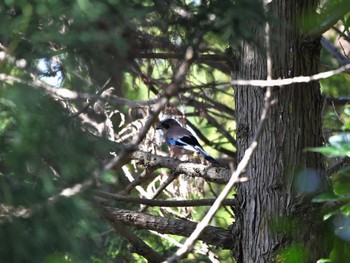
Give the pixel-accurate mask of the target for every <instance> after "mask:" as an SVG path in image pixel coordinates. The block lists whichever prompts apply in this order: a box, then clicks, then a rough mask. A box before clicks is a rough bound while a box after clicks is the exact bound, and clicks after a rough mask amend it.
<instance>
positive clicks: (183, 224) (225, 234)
mask: <svg viewBox="0 0 350 263" xmlns="http://www.w3.org/2000/svg"><path fill="white" fill-rule="evenodd" d="M104 210H106V211H107V212H108V215H109V218H108V219H110V220H113V221H114V222H116V224H118V222H121V223H122V224H125V225H128V226H132V227H137V228H138V229H147V230H154V231H157V232H159V233H162V234H171V235H181V236H189V235H190V234H191V233H192V232H193V230H194V229H195V228H196V225H197V223H195V222H191V221H187V220H181V219H172V218H165V217H158V216H153V215H149V214H145V213H140V212H134V211H130V210H124V209H119V208H115V207H104ZM199 239H200V240H202V241H203V242H205V243H208V244H211V245H215V246H220V247H222V248H223V249H230V248H231V247H232V246H233V243H234V242H233V240H232V237H231V233H230V231H229V230H227V229H224V228H221V227H213V226H207V227H206V228H205V229H204V231H203V232H202V234H201V235H200V236H199Z"/></svg>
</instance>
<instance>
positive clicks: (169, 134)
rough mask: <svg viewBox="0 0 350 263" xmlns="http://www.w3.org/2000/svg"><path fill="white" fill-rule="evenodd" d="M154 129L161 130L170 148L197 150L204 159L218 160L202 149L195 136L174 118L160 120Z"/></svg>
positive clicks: (214, 161)
mask: <svg viewBox="0 0 350 263" xmlns="http://www.w3.org/2000/svg"><path fill="white" fill-rule="evenodd" d="M156 129H157V130H161V131H162V132H163V136H164V139H165V141H166V143H167V144H168V145H169V147H170V148H172V149H174V148H175V149H176V148H180V149H185V150H187V151H192V152H197V153H199V154H200V155H201V156H202V157H203V158H204V159H205V160H207V161H209V162H211V163H212V164H218V161H216V160H215V159H214V158H213V157H211V156H210V155H209V154H208V153H206V152H205V151H204V150H203V148H202V146H201V145H200V144H199V142H198V140H197V139H196V137H194V136H193V134H192V133H191V132H190V131H189V130H187V129H186V128H184V127H182V126H181V125H180V124H179V123H178V122H177V121H176V120H174V119H171V118H168V119H165V120H163V121H161V122H160V124H159V125H158V127H157V128H156Z"/></svg>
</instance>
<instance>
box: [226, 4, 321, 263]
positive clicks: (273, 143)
mask: <svg viewBox="0 0 350 263" xmlns="http://www.w3.org/2000/svg"><path fill="white" fill-rule="evenodd" d="M315 4H316V2H315V1H313V0H288V1H287V0H279V1H272V2H271V4H270V6H269V9H270V11H271V14H272V15H273V16H274V17H276V18H277V19H278V20H277V21H279V22H278V23H271V24H270V26H271V42H272V48H271V54H272V61H273V78H275V79H277V78H282V79H283V78H290V77H293V76H300V75H304V76H306V75H312V74H315V73H317V72H318V66H319V55H320V42H319V39H303V38H302V36H301V34H300V31H301V29H300V27H299V26H298V23H299V21H300V18H301V15H302V14H305V12H306V10H307V9H308V8H310V7H315ZM308 10H309V9H308ZM256 31H257V35H259V36H260V37H261V39H263V35H264V32H263V28H262V29H259V30H256ZM260 43H263V41H260ZM240 56H241V57H240V58H239V60H238V61H241V63H240V65H238V67H237V68H238V70H237V71H236V72H235V77H237V78H239V79H266V72H267V70H266V57H265V54H264V52H261V51H259V50H258V49H257V48H254V47H252V46H251V45H249V44H247V43H244V44H243V47H242V50H241V53H240ZM264 93H265V90H264V89H263V88H258V87H242V86H241V87H236V88H235V105H236V114H237V144H238V155H237V156H238V161H239V160H240V159H241V158H242V156H243V154H244V151H245V150H246V149H247V147H248V146H249V144H250V143H251V139H252V137H253V135H254V134H255V132H256V128H257V125H258V122H259V119H260V114H261V109H262V107H263V104H264ZM273 93H274V97H275V98H276V99H277V104H276V105H275V106H273V107H272V109H271V111H270V115H269V119H268V121H267V122H266V125H265V129H264V132H263V134H262V136H261V138H260V141H259V144H258V148H257V151H256V152H255V154H254V156H253V158H252V160H251V162H250V164H249V167H248V168H247V171H246V175H247V177H248V178H249V181H248V182H246V183H242V184H240V185H239V186H238V189H237V199H238V201H239V207H238V208H237V211H235V212H236V222H235V226H234V228H233V233H232V234H233V239H236V240H237V239H238V240H240V242H238V245H237V246H236V248H235V249H234V256H235V257H236V260H237V262H244V263H247V262H283V258H284V256H285V254H286V253H287V251H288V250H286V249H288V248H289V249H290V250H289V251H295V252H296V254H297V255H298V258H300V261H299V260H298V262H316V260H317V259H319V258H320V257H322V256H324V255H323V253H325V251H324V250H323V249H321V248H320V246H319V244H318V243H317V239H318V238H319V235H321V234H322V233H320V232H319V231H318V227H319V224H318V223H316V222H321V217H318V216H317V209H314V208H313V206H312V205H311V203H310V198H311V196H312V195H313V194H315V192H316V191H317V190H318V191H319V190H320V187H318V188H317V185H321V184H322V183H323V179H322V176H321V171H322V168H323V165H322V159H321V157H320V156H319V155H318V154H315V153H311V152H303V150H304V149H305V148H306V147H314V146H320V145H321V143H322V134H321V108H322V98H321V94H320V87H319V84H318V82H311V83H304V84H295V85H290V86H286V87H280V88H274V89H273ZM306 168H308V170H305V169H306ZM301 171H304V172H301ZM316 171H318V173H317V172H316ZM300 172H301V173H300ZM295 182H299V183H300V182H301V186H302V187H301V188H302V189H300V188H296V187H295V185H297V184H295ZM308 185H310V187H311V188H308ZM313 187H314V189H312V188H313ZM301 190H304V192H301Z"/></svg>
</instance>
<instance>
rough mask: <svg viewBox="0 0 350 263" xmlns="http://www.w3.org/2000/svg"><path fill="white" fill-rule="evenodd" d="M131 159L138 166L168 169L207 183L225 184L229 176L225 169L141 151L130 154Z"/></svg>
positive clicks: (228, 170) (228, 171) (229, 172)
mask: <svg viewBox="0 0 350 263" xmlns="http://www.w3.org/2000/svg"><path fill="white" fill-rule="evenodd" d="M131 159H133V160H137V161H138V163H139V164H140V165H143V166H145V167H147V168H160V167H163V168H169V169H171V171H172V173H174V174H186V175H188V176H192V177H202V178H204V179H206V180H207V181H209V182H214V183H218V184H226V183H227V182H228V181H229V179H230V175H231V171H230V169H227V168H225V167H212V166H206V165H203V164H196V163H188V162H182V161H179V160H176V159H174V158H170V157H165V156H159V155H155V154H152V153H147V152H143V151H136V152H134V153H133V154H131Z"/></svg>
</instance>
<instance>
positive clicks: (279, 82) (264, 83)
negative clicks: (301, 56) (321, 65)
mask: <svg viewBox="0 0 350 263" xmlns="http://www.w3.org/2000/svg"><path fill="white" fill-rule="evenodd" d="M349 69H350V63H349V64H347V65H345V66H342V67H339V68H337V69H335V70H330V71H325V72H322V73H318V74H315V75H311V76H299V77H294V78H287V79H275V80H232V81H230V83H231V84H232V85H238V86H256V87H269V86H271V87H278V86H287V85H292V84H295V83H308V82H311V81H316V80H320V79H327V78H330V77H333V76H335V75H337V74H340V73H342V72H344V71H346V70H349Z"/></svg>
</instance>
